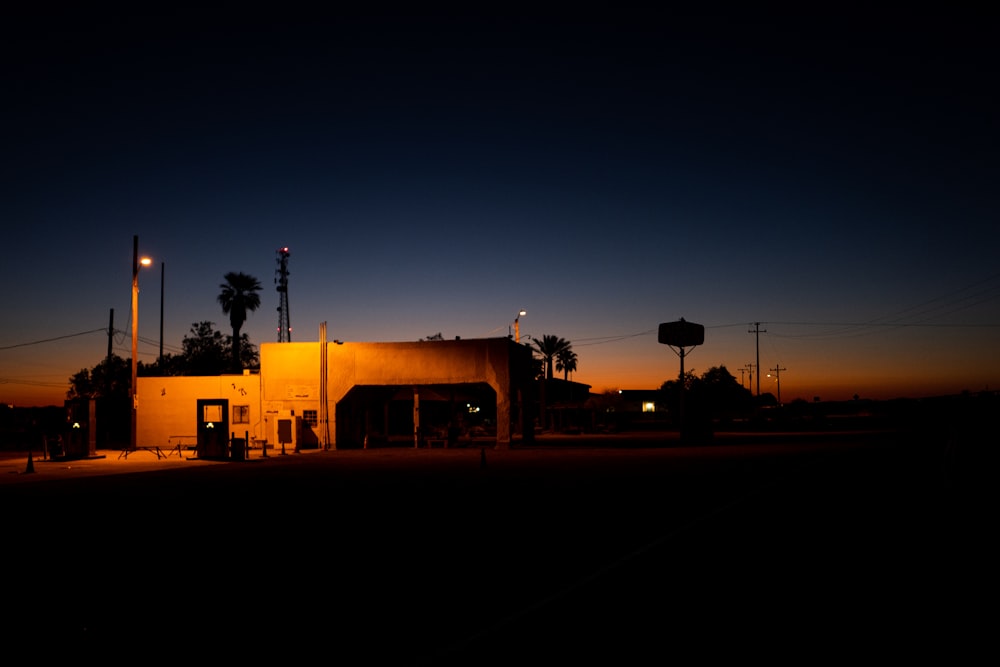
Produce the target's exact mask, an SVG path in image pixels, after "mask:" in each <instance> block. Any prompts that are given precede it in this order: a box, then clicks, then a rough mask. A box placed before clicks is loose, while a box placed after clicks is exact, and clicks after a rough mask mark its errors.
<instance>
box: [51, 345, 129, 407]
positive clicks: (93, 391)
mask: <svg viewBox="0 0 1000 667" xmlns="http://www.w3.org/2000/svg"><path fill="white" fill-rule="evenodd" d="M131 382H132V364H131V360H129V359H122V358H121V357H119V356H118V355H116V354H115V355H111V358H110V359H108V358H105V359H103V360H102V361H101V362H100V363H99V364H97V365H96V366H94V367H93V368H91V369H87V368H82V369H80V371H79V372H77V373H75V374H74V375H73V376H72V377H70V379H69V389H68V390H67V391H66V398H70V399H73V398H128V396H129V391H128V390H129V384H131Z"/></svg>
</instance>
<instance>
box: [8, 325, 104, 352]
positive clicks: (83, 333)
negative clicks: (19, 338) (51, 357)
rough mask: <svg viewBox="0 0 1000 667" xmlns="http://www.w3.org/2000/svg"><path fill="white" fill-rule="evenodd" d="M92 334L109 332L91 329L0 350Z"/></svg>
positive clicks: (9, 346)
mask: <svg viewBox="0 0 1000 667" xmlns="http://www.w3.org/2000/svg"><path fill="white" fill-rule="evenodd" d="M92 333H103V334H107V333H108V330H107V328H104V329H91V330H90V331H81V332H79V333H74V334H66V335H65V336H56V337H55V338H44V339H42V340H33V341H30V342H27V343H16V344H14V345H5V346H3V347H0V350H13V349H14V348H17V347H28V346H30V345H41V344H42V343H52V342H55V341H57V340H65V339H67V338H76V337H77V336H87V335H89V334H92Z"/></svg>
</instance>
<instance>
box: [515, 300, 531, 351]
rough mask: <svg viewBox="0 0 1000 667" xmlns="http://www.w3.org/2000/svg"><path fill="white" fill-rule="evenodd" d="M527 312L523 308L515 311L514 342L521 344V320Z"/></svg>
mask: <svg viewBox="0 0 1000 667" xmlns="http://www.w3.org/2000/svg"><path fill="white" fill-rule="evenodd" d="M527 314H528V312H527V311H526V310H524V309H523V308H522V309H521V310H519V311H517V315H515V316H514V342H515V343H520V342H521V318H522V317H524V316H525V315H527Z"/></svg>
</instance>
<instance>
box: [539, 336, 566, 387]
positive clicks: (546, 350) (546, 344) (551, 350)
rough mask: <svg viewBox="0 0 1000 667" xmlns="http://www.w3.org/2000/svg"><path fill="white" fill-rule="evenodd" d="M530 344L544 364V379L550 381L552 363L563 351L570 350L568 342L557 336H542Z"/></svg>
mask: <svg viewBox="0 0 1000 667" xmlns="http://www.w3.org/2000/svg"><path fill="white" fill-rule="evenodd" d="M531 342H532V343H534V344H535V347H536V348H537V349H538V353H539V354H540V355H542V361H543V362H544V363H545V378H546V379H548V380H551V379H552V362H553V360H554V359H555V358H556V357H557V356H559V354H560V353H562V352H563V350H568V349H570V347H571V345H570V342H569V341H568V340H565V339H563V338H560V337H559V336H550V335H547V334H546V335H543V336H542V339H541V340H538V339H537V338H532V339H531Z"/></svg>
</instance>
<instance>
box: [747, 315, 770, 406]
mask: <svg viewBox="0 0 1000 667" xmlns="http://www.w3.org/2000/svg"><path fill="white" fill-rule="evenodd" d="M750 324H751V325H752V326H753V329H750V330H749V331H747V333H752V334H753V335H754V336H755V337H756V339H757V398H760V335H761V334H762V333H767V329H761V328H760V322H751V323H750Z"/></svg>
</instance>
